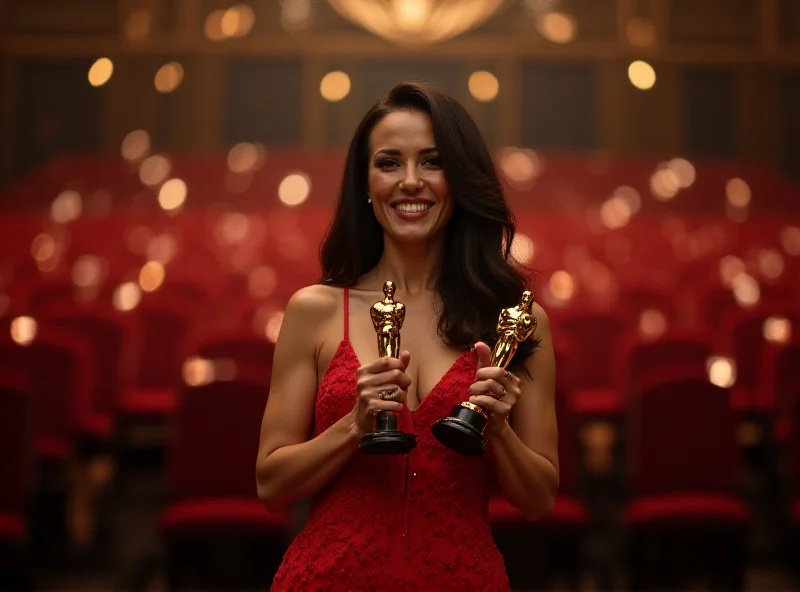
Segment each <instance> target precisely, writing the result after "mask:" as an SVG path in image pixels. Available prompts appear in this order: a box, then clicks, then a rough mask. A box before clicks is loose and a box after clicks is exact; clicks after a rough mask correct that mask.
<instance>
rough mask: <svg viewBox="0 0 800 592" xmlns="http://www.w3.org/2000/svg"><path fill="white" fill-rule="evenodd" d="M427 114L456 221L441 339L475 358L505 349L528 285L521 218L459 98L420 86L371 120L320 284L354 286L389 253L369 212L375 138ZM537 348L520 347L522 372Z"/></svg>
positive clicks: (351, 163)
mask: <svg viewBox="0 0 800 592" xmlns="http://www.w3.org/2000/svg"><path fill="white" fill-rule="evenodd" d="M401 109H407V110H414V111H420V112H423V113H427V114H428V115H429V116H430V118H431V122H432V125H433V135H434V138H435V140H436V147H437V148H438V151H439V155H440V159H441V165H442V169H443V171H444V174H445V178H446V180H447V183H448V186H449V188H450V194H451V195H452V196H453V201H454V207H453V214H452V216H451V218H450V220H449V221H448V223H447V225H446V227H445V229H444V232H445V237H444V247H443V250H442V258H443V261H445V262H446V265H440V266H439V268H438V277H437V278H436V286H435V289H436V291H437V293H438V295H439V298H440V301H441V310H440V311H439V324H438V329H439V333H440V334H441V335H442V337H443V339H444V341H445V342H446V343H447V344H449V345H450V346H453V347H457V348H460V349H468V348H469V347H471V346H472V345H473V344H474V343H475V342H476V341H478V340H481V341H484V342H486V343H487V344H489V346H490V347H491V346H492V345H493V344H494V342H495V341H496V339H497V332H496V326H497V317H498V315H499V313H500V310H501V309H503V308H507V307H509V306H514V305H515V304H517V303H518V302H519V299H520V296H521V295H522V292H523V290H525V289H526V279H525V276H524V275H523V273H522V272H521V270H520V269H518V268H517V267H516V266H515V265H513V264H512V263H511V261H510V257H509V255H510V249H511V241H512V240H513V238H514V232H515V225H514V217H513V214H512V213H511V211H510V210H509V208H508V206H507V205H506V201H505V197H504V196H503V190H502V187H501V185H500V180H499V179H498V176H497V171H496V170H495V167H494V161H493V160H492V157H491V155H490V154H489V150H488V148H487V146H486V143H485V142H484V140H483V138H482V137H481V133H480V131H479V130H478V126H477V125H476V124H475V122H474V121H473V119H472V118H471V117H470V116H469V114H468V113H467V111H466V110H465V109H464V108H463V107H462V106H461V105H460V104H459V103H458V101H456V100H455V99H454V98H452V97H451V96H449V95H447V94H446V93H444V92H442V91H441V90H439V89H438V88H436V87H434V86H432V85H428V84H422V83H411V82H402V83H400V84H397V85H395V86H394V87H392V88H391V89H390V90H389V92H388V93H387V94H386V96H385V97H383V98H382V99H381V100H379V101H378V102H377V103H376V104H375V105H374V106H373V107H372V108H371V109H370V110H369V111H368V112H367V114H366V115H365V116H364V119H362V120H361V123H360V124H359V125H358V128H357V129H356V132H355V135H354V136H353V139H352V141H351V142H350V147H349V149H348V151H347V162H346V163H345V168H344V178H343V179H342V185H341V189H340V192H339V200H338V203H337V205H336V211H335V214H334V217H333V221H332V222H331V225H330V227H329V228H328V232H327V235H326V237H325V240H324V242H323V243H322V248H321V250H320V261H321V264H322V278H321V280H320V281H321V283H323V284H327V285H332V286H353V285H354V284H355V283H356V282H357V281H358V278H359V277H361V276H362V275H363V274H365V273H367V272H368V271H370V270H371V269H372V268H374V267H375V266H376V265H377V264H378V261H379V260H380V258H381V254H382V253H383V228H382V227H381V225H380V224H379V223H378V221H377V219H376V218H375V215H374V213H373V210H372V207H371V206H370V205H369V204H368V203H367V193H368V191H369V188H368V181H367V177H368V166H369V165H368V163H369V150H370V145H369V143H370V136H371V134H372V130H373V129H374V127H375V125H376V124H377V123H378V122H379V121H380V120H381V119H382V118H383V117H385V116H386V115H388V114H389V113H391V112H393V111H397V110H401ZM535 345H536V343H534V342H533V341H532V340H529V341H527V342H525V343H523V344H520V348H519V350H518V352H517V354H516V356H515V357H514V360H513V363H512V366H513V367H519V366H521V365H522V363H523V362H524V361H525V359H526V358H527V357H528V355H529V354H530V353H531V352H532V351H533V348H534V347H535Z"/></svg>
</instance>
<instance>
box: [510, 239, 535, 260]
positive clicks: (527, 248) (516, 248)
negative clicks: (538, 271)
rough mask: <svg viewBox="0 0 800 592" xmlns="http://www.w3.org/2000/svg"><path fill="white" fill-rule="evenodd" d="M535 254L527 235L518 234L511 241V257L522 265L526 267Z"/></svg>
mask: <svg viewBox="0 0 800 592" xmlns="http://www.w3.org/2000/svg"><path fill="white" fill-rule="evenodd" d="M535 252H536V248H535V245H534V244H533V240H531V237H529V236H528V235H527V234H523V233H521V232H518V233H516V234H515V235H514V239H513V240H512V241H511V257H512V258H513V259H514V261H518V262H519V263H521V264H522V265H527V264H529V263H530V262H531V261H533V256H534V254H535Z"/></svg>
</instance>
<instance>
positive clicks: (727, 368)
mask: <svg viewBox="0 0 800 592" xmlns="http://www.w3.org/2000/svg"><path fill="white" fill-rule="evenodd" d="M706 371H707V372H708V380H709V382H711V384H715V385H717V386H719V387H722V388H730V387H732V386H733V385H734V384H736V362H734V361H733V360H732V359H731V358H726V357H723V356H712V357H711V358H709V359H708V360H707V361H706Z"/></svg>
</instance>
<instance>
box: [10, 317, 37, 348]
mask: <svg viewBox="0 0 800 592" xmlns="http://www.w3.org/2000/svg"><path fill="white" fill-rule="evenodd" d="M37 328H38V325H37V323H36V319H34V318H33V317H28V316H23V317H17V318H15V319H14V320H12V321H11V339H13V340H14V343H17V344H19V345H30V344H31V343H33V340H34V339H36V331H37Z"/></svg>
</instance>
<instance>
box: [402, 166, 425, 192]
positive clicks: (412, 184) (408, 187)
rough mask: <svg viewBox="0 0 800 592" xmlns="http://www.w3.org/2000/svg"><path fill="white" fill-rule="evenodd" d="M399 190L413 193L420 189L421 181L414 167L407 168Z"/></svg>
mask: <svg viewBox="0 0 800 592" xmlns="http://www.w3.org/2000/svg"><path fill="white" fill-rule="evenodd" d="M400 189H403V190H405V191H409V192H415V191H419V190H420V189H422V179H420V177H419V175H418V174H417V169H416V167H413V166H411V167H407V168H406V174H405V177H403V180H402V181H400Z"/></svg>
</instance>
